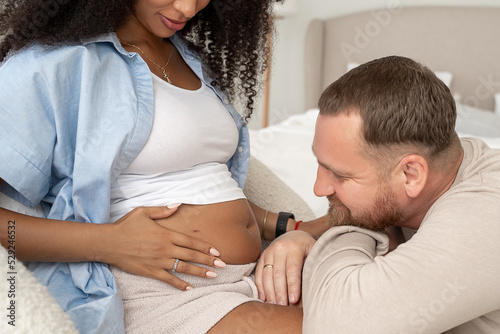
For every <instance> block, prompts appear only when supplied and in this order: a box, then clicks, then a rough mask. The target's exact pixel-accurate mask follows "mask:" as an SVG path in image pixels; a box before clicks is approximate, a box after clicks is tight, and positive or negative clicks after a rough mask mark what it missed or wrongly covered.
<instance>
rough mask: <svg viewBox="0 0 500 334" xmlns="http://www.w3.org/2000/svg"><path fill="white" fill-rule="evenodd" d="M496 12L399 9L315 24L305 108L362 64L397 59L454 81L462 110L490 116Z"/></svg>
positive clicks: (499, 57) (498, 24)
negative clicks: (479, 110)
mask: <svg viewBox="0 0 500 334" xmlns="http://www.w3.org/2000/svg"><path fill="white" fill-rule="evenodd" d="M499 32H500V7H499V8H475V7H399V8H385V9H380V10H373V11H369V12H362V13H357V14H352V15H348V16H343V17H337V18H331V19H325V20H314V21H312V22H311V23H310V25H309V28H308V32H307V37H306V38H307V39H306V51H305V52H306V55H305V61H306V64H305V71H306V73H305V84H306V108H307V109H309V108H313V107H316V106H317V101H318V98H319V96H320V94H321V92H322V91H323V90H324V89H325V88H326V87H327V86H328V85H329V84H330V83H331V82H333V81H334V80H336V79H337V78H338V77H340V76H341V75H342V74H343V73H345V72H346V68H347V64H348V63H349V62H355V63H363V62H366V61H369V60H372V59H375V58H380V57H383V56H387V55H393V54H394V55H401V56H406V57H410V58H413V59H415V60H417V61H420V62H421V63H424V64H425V65H427V66H428V67H429V68H431V69H432V70H435V71H448V72H451V74H452V75H453V80H452V83H451V87H450V88H451V90H452V92H453V94H454V95H456V96H457V97H460V100H461V102H462V103H464V104H468V105H471V106H476V107H480V108H482V109H488V110H493V108H494V98H493V95H494V93H495V92H500V37H499Z"/></svg>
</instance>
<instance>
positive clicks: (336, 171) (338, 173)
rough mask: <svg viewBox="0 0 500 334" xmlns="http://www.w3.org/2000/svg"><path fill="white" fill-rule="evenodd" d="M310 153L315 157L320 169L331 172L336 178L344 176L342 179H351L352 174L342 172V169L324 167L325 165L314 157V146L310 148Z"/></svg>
mask: <svg viewBox="0 0 500 334" xmlns="http://www.w3.org/2000/svg"><path fill="white" fill-rule="evenodd" d="M312 151H313V154H314V156H315V157H316V161H317V162H318V165H320V166H321V167H323V168H325V169H327V170H329V171H331V172H332V173H333V174H335V175H337V176H344V177H353V174H352V173H349V172H347V171H344V170H342V169H338V168H334V167H332V166H328V165H326V164H325V163H323V162H321V161H319V160H318V159H317V158H318V157H317V156H316V153H315V152H314V146H313V147H312Z"/></svg>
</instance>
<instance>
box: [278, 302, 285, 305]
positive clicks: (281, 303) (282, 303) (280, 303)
mask: <svg viewBox="0 0 500 334" xmlns="http://www.w3.org/2000/svg"><path fill="white" fill-rule="evenodd" d="M278 304H279V305H281V306H286V303H285V302H284V301H279V302H278Z"/></svg>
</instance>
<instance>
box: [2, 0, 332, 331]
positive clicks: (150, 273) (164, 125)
mask: <svg viewBox="0 0 500 334" xmlns="http://www.w3.org/2000/svg"><path fill="white" fill-rule="evenodd" d="M272 2H273V1H272V0H252V1H248V0H240V1H224V0H213V1H210V0H135V1H134V0H113V1H100V0H86V1H83V0H82V1H79V0H75V1H68V0H53V1H39V0H7V1H5V2H4V5H3V6H2V9H1V13H0V36H3V39H2V40H1V42H0V61H3V63H2V65H1V67H0V108H1V112H0V143H1V149H0V161H1V164H0V190H1V191H2V192H3V193H5V194H7V195H9V196H10V197H12V198H14V199H16V200H18V201H20V202H22V203H24V204H28V205H39V204H41V205H42V206H43V208H44V211H45V217H43V218H35V217H29V216H25V215H21V214H18V213H14V212H12V211H9V210H5V209H0V220H1V223H0V228H1V231H0V232H1V234H0V235H1V242H2V245H3V246H6V245H7V242H8V239H7V222H9V221H13V222H15V224H16V238H17V239H16V255H17V256H18V258H19V259H21V260H25V261H30V262H29V263H28V265H27V266H28V268H29V269H30V270H31V271H32V273H33V274H34V275H35V276H36V277H37V278H38V280H39V281H40V282H42V283H43V284H44V285H46V286H47V288H48V290H49V292H50V293H51V294H52V295H53V296H54V298H55V299H56V300H57V301H58V303H59V304H60V305H61V307H62V308H63V309H64V310H65V311H66V312H67V313H68V314H69V315H70V316H71V318H72V320H73V321H74V323H75V326H76V327H77V329H78V330H79V331H80V333H123V332H125V331H127V332H130V333H142V332H144V333H205V332H207V331H211V332H212V333H228V332H230V333H233V332H235V333H236V332H238V331H240V332H255V333H281V332H283V333H284V332H286V333H292V332H300V331H301V323H302V312H301V310H300V309H299V308H295V307H286V306H278V305H275V304H272V303H262V302H260V301H258V299H257V297H258V295H257V289H256V286H255V284H254V282H253V279H252V272H253V269H254V267H255V261H256V260H257V258H258V257H259V254H260V236H264V237H265V238H267V239H272V238H274V236H275V231H276V230H278V232H279V233H282V232H285V231H286V230H290V229H293V227H294V225H295V222H294V221H293V219H288V217H289V216H287V215H284V216H283V215H281V216H280V223H279V224H278V225H279V226H277V221H278V215H277V214H275V213H269V212H267V211H265V210H263V209H261V208H259V207H257V206H256V205H253V204H252V203H249V202H248V201H247V200H246V199H245V197H244V195H243V193H242V190H241V189H242V188H243V186H244V182H245V178H246V173H247V169H248V160H249V150H248V142H249V140H248V131H247V128H246V125H245V120H244V118H242V117H241V116H240V115H239V113H238V112H237V111H236V110H235V108H234V107H233V106H232V104H231V102H239V103H240V104H242V105H244V106H245V108H246V110H247V111H246V112H245V115H244V117H245V118H248V117H249V116H250V114H251V112H252V110H253V103H254V97H255V95H256V94H257V91H256V87H257V85H258V77H259V75H260V74H261V72H262V70H263V62H264V60H265V59H266V54H267V50H266V46H265V45H266V36H267V33H268V32H269V30H270V29H271V27H270V26H269V11H270V5H271V3H272ZM266 222H267V224H266ZM106 223H109V224H106ZM308 225H309V224H304V226H308ZM320 225H321V226H320ZM323 226H324V225H322V224H319V225H318V226H315V225H309V227H308V228H309V229H311V228H312V229H316V232H318V233H319V232H321V230H322V229H324V227H323ZM279 233H278V234H279ZM108 265H110V266H109V267H108ZM266 268H270V269H267V270H272V266H268V267H266ZM110 269H111V270H110ZM112 273H113V274H114V275H113V274H112ZM268 301H271V302H274V300H272V299H270V298H268ZM124 319H125V321H124Z"/></svg>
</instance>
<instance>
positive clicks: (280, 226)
mask: <svg viewBox="0 0 500 334" xmlns="http://www.w3.org/2000/svg"><path fill="white" fill-rule="evenodd" d="M290 218H292V219H295V216H294V215H293V213H290V212H280V213H279V214H278V222H277V223H276V238H277V237H279V236H280V235H282V234H285V233H286V225H287V223H288V219H290Z"/></svg>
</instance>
